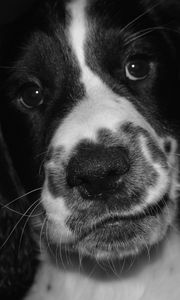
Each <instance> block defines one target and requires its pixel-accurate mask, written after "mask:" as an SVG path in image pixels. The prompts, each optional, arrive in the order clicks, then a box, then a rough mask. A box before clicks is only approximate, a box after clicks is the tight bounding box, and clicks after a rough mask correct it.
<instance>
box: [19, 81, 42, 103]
mask: <svg viewBox="0 0 180 300" xmlns="http://www.w3.org/2000/svg"><path fill="white" fill-rule="evenodd" d="M18 101H19V103H20V104H22V105H23V106H24V107H26V108H34V107H37V106H40V105H41V104H42V103H43V102H44V96H43V90H42V88H41V87H40V86H39V85H38V84H35V83H27V84H24V85H23V86H22V87H21V89H20V91H19V94H18Z"/></svg>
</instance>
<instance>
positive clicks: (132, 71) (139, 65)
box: [125, 59, 151, 81]
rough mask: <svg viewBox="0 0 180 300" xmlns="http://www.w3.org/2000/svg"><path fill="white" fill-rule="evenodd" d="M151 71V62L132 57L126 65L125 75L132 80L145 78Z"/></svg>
mask: <svg viewBox="0 0 180 300" xmlns="http://www.w3.org/2000/svg"><path fill="white" fill-rule="evenodd" d="M150 71H151V63H150V61H148V60H146V59H134V60H133V59H132V60H129V61H128V62H127V63H126V65H125V75H126V77H127V78H128V79H130V80H134V81H135V80H143V79H145V78H146V77H147V76H148V75H149V73H150Z"/></svg>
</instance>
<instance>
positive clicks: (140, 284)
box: [25, 232, 180, 300]
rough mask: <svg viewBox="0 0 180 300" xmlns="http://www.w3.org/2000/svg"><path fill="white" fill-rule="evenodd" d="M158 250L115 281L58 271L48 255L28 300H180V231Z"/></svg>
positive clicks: (139, 261)
mask: <svg viewBox="0 0 180 300" xmlns="http://www.w3.org/2000/svg"><path fill="white" fill-rule="evenodd" d="M158 251H159V256H158V257H157V258H156V259H155V260H153V257H151V258H150V260H149V258H148V256H147V257H145V258H143V261H141V260H137V261H135V263H134V265H132V266H130V267H129V271H128V272H127V274H126V276H125V277H123V275H122V274H121V273H119V274H117V276H118V277H116V276H115V280H114V281H111V280H110V281H104V282H103V281H98V280H96V279H93V273H91V274H90V275H89V276H88V275H84V274H83V272H82V273H81V272H80V273H79V272H68V271H66V270H63V269H61V270H59V269H57V268H56V267H55V266H53V265H52V263H51V262H50V261H49V260H48V258H47V257H46V258H45V261H43V262H42V265H41V268H40V269H39V271H38V274H37V276H36V279H35V284H34V286H33V287H32V289H31V290H30V292H29V294H28V296H27V297H26V298H25V300H72V299H73V300H84V299H86V300H100V299H102V300H120V299H121V300H131V299H133V300H179V297H180V285H179V280H180V237H179V234H178V233H176V232H171V234H170V235H169V236H168V237H167V239H166V241H165V243H164V248H163V250H162V249H161V248H159V249H158V248H157V252H158ZM151 259H152V260H151ZM141 267H142V268H141ZM97 268H98V266H97ZM136 268H137V269H136ZM94 272H95V270H94ZM48 284H51V285H52V290H51V291H47V289H46V288H47V285H48Z"/></svg>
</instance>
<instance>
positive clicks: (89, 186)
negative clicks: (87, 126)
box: [66, 144, 130, 196]
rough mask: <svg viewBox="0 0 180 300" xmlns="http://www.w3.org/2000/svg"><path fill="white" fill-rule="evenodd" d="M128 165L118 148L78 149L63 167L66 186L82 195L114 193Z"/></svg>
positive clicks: (91, 146)
mask: <svg viewBox="0 0 180 300" xmlns="http://www.w3.org/2000/svg"><path fill="white" fill-rule="evenodd" d="M129 168H130V162H129V158H128V154H127V151H126V150H125V149H124V148H122V147H117V146H116V147H115V146H114V147H105V146H102V145H95V144H90V145H88V147H87V145H86V147H81V148H80V149H78V151H77V152H76V154H75V155H74V156H73V157H72V158H71V159H70V161H69V163H68V166H67V176H66V180H67V185H68V186H69V187H70V188H74V187H76V188H77V189H78V190H79V191H80V192H81V193H83V196H84V195H86V196H90V195H91V196H93V195H100V194H105V193H108V191H110V190H111V191H112V190H115V188H116V187H117V185H118V184H119V183H120V182H121V181H122V178H123V176H124V175H125V174H126V173H127V172H128V170H129Z"/></svg>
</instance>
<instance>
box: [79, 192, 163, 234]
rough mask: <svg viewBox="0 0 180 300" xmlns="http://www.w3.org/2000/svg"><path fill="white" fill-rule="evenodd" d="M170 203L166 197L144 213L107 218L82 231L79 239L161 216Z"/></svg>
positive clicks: (150, 206) (115, 215) (114, 215)
mask: <svg viewBox="0 0 180 300" xmlns="http://www.w3.org/2000/svg"><path fill="white" fill-rule="evenodd" d="M168 202H169V197H168V195H164V197H163V198H161V200H159V201H158V202H156V203H155V204H152V205H149V206H148V207H147V208H146V209H144V210H143V211H142V212H139V213H137V214H128V215H124V216H123V215H117V214H113V215H111V216H106V217H104V218H102V219H101V220H100V221H97V222H96V223H95V224H94V225H93V226H91V228H89V227H86V228H84V230H82V232H83V233H82V234H81V236H80V237H79V238H80V240H83V239H84V238H86V237H87V236H89V235H90V234H92V233H94V232H97V231H98V230H101V229H104V228H105V227H106V228H107V227H113V226H120V225H121V226H123V223H124V224H125V223H126V224H127V222H128V221H129V222H136V221H137V222H138V221H141V220H144V219H146V218H148V217H156V216H157V215H159V214H161V213H162V211H163V208H164V207H165V206H166V205H167V203H168ZM79 238H78V240H79Z"/></svg>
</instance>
